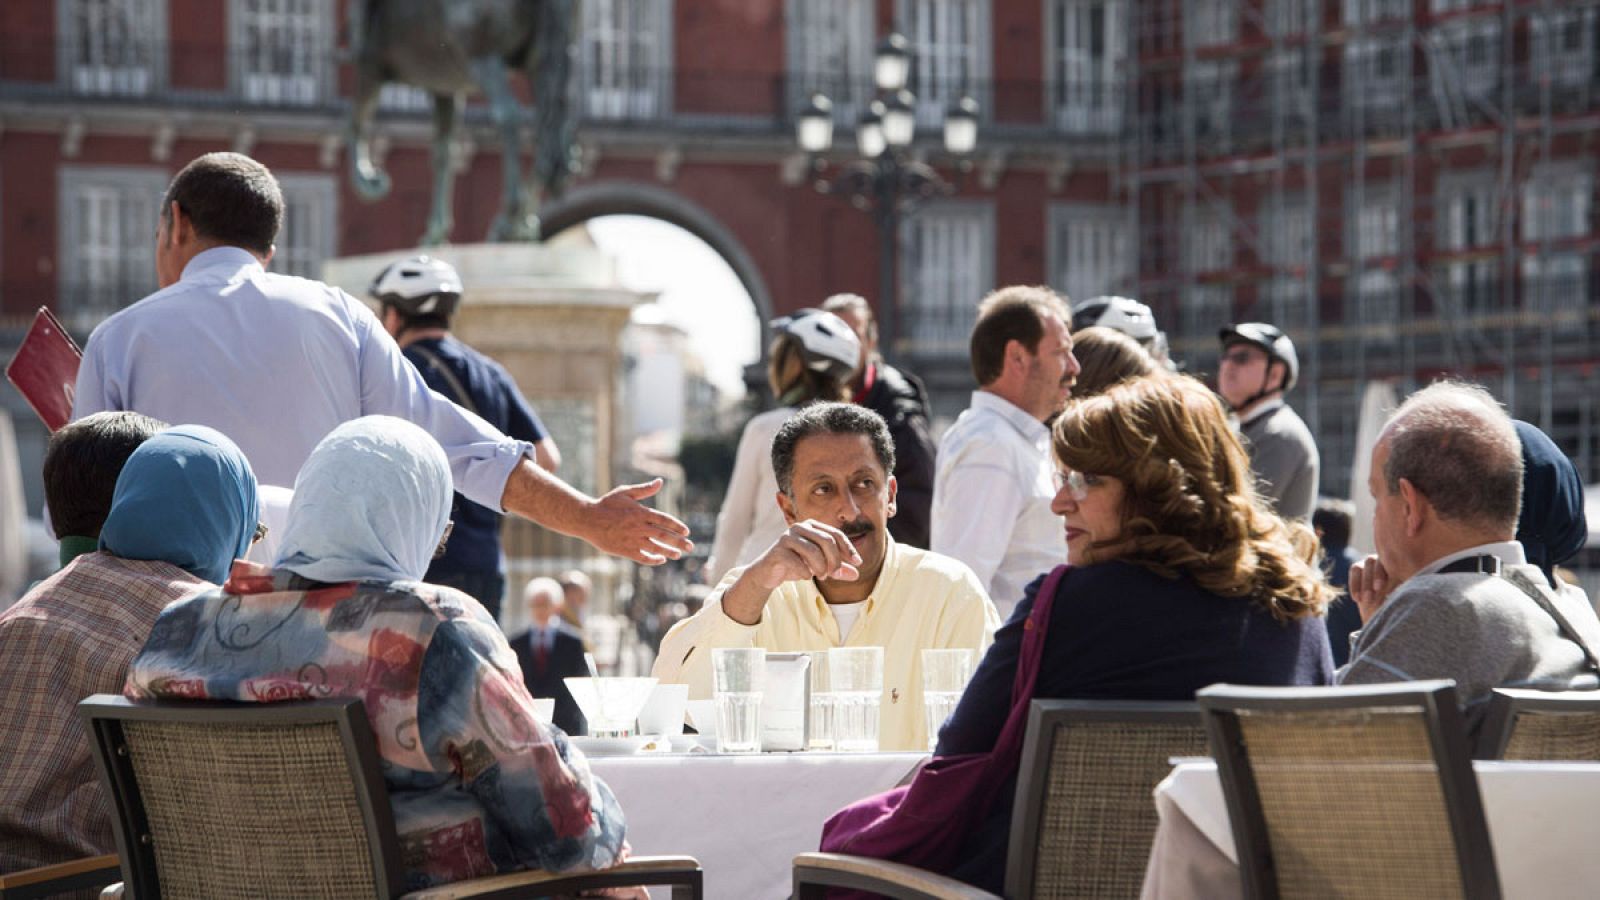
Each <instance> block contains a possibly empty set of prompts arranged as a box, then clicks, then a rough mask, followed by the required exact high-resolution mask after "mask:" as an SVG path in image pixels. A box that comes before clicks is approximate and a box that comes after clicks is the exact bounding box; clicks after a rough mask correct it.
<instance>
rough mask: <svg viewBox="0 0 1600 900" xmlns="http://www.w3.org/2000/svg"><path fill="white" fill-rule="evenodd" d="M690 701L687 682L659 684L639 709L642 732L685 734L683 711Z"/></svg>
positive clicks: (669, 734)
mask: <svg viewBox="0 0 1600 900" xmlns="http://www.w3.org/2000/svg"><path fill="white" fill-rule="evenodd" d="M688 703H689V686H688V685H687V684H658V685H656V686H655V690H652V691H651V692H650V697H649V698H648V699H646V700H645V701H644V709H641V710H639V733H640V734H664V735H667V736H669V737H671V736H673V735H679V734H683V713H684V709H685V708H686V707H687V705H688Z"/></svg>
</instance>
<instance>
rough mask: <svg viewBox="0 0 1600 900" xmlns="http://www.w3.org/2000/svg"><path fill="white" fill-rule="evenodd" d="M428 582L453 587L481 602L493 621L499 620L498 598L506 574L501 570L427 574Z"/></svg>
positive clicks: (504, 587)
mask: <svg viewBox="0 0 1600 900" xmlns="http://www.w3.org/2000/svg"><path fill="white" fill-rule="evenodd" d="M428 582H429V583H430V584H442V585H444V586H445V587H453V588H455V589H456V590H458V591H461V592H462V593H465V594H468V595H470V596H471V597H472V599H474V600H476V601H478V602H479V603H482V604H483V608H484V609H487V610H488V611H489V615H491V616H493V617H494V619H495V621H496V622H498V621H500V599H501V597H502V596H504V594H505V591H506V576H505V575H504V574H503V573H501V572H450V573H448V574H445V573H441V574H438V575H433V574H429V575H428Z"/></svg>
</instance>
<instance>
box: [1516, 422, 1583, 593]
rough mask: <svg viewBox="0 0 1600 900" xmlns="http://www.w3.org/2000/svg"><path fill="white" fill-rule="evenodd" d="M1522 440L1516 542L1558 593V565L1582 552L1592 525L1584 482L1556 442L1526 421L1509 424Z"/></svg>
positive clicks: (1560, 585) (1559, 583)
mask: <svg viewBox="0 0 1600 900" xmlns="http://www.w3.org/2000/svg"><path fill="white" fill-rule="evenodd" d="M1511 424H1512V425H1514V426H1515V427H1516V429H1517V438H1518V439H1519V440H1521V441H1522V513H1521V515H1519V516H1518V517H1517V541H1518V543H1520V544H1522V551H1523V553H1525V554H1527V557H1528V562H1530V563H1532V564H1533V565H1536V566H1538V567H1539V568H1540V569H1542V570H1544V577H1545V578H1547V579H1549V581H1550V586H1551V587H1552V588H1555V589H1556V590H1560V589H1561V588H1562V584H1561V582H1560V581H1559V580H1558V579H1557V578H1556V576H1555V567H1556V566H1559V565H1561V564H1562V563H1564V562H1566V561H1567V560H1569V559H1571V558H1572V557H1573V556H1575V555H1576V554H1577V552H1578V551H1579V550H1582V549H1583V544H1584V542H1585V541H1587V540H1588V539H1589V521H1588V519H1587V517H1586V516H1585V515H1584V511H1583V479H1582V478H1580V477H1578V467H1577V466H1575V465H1573V464H1572V460H1571V459H1569V458H1567V455H1566V454H1565V453H1562V452H1561V448H1560V447H1557V446H1556V442H1555V441H1552V440H1550V436H1549V435H1547V434H1545V433H1544V432H1543V431H1540V430H1539V429H1538V428H1537V427H1535V426H1533V425H1530V424H1529V423H1527V422H1523V421H1514V422H1512V423H1511Z"/></svg>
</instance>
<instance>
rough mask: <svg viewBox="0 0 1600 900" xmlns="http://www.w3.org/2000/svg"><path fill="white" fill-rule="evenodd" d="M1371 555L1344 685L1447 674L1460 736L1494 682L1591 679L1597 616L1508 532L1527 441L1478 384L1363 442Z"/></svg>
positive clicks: (1430, 394)
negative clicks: (1554, 585) (1459, 714)
mask: <svg viewBox="0 0 1600 900" xmlns="http://www.w3.org/2000/svg"><path fill="white" fill-rule="evenodd" d="M1368 488H1369V489H1370V490H1371V491H1372V496H1373V497H1374V498H1375V499H1376V501H1377V509H1376V512H1375V513H1374V515H1373V540H1374V543H1375V544H1376V545H1377V549H1378V553H1377V555H1376V556H1369V557H1367V559H1365V560H1363V561H1362V562H1360V563H1357V564H1356V565H1355V566H1353V567H1352V568H1351V570H1350V596H1351V597H1352V598H1353V599H1354V600H1355V602H1356V605H1357V607H1358V608H1359V609H1360V611H1361V621H1362V623H1363V626H1362V630H1360V631H1358V632H1356V633H1355V634H1354V635H1352V636H1351V653H1350V662H1349V664H1348V665H1346V666H1345V667H1344V668H1342V669H1340V670H1339V672H1338V675H1337V680H1338V683H1340V684H1371V683H1376V682H1390V681H1414V680H1419V679H1425V678H1453V679H1455V682H1456V690H1457V692H1458V694H1459V696H1460V699H1461V702H1462V704H1463V705H1464V707H1465V711H1466V716H1467V727H1468V730H1469V735H1470V736H1473V737H1475V736H1476V733H1477V730H1478V727H1479V726H1480V725H1481V724H1482V718H1483V716H1482V713H1483V703H1484V701H1486V700H1487V699H1488V697H1489V693H1490V691H1492V690H1493V689H1494V688H1496V687H1526V688H1537V689H1543V690H1571V689H1591V688H1595V687H1600V680H1597V678H1596V675H1597V671H1600V656H1597V654H1600V620H1597V619H1596V618H1595V614H1594V610H1593V608H1592V607H1590V606H1589V604H1588V603H1587V602H1583V601H1582V599H1581V598H1579V599H1578V600H1577V601H1574V599H1573V598H1572V597H1571V596H1570V595H1565V594H1557V593H1555V592H1554V591H1552V590H1550V588H1549V584H1548V582H1546V581H1545V578H1544V575H1543V574H1542V573H1541V572H1540V571H1539V569H1538V568H1537V567H1535V566H1531V565H1528V563H1527V561H1526V559H1525V558H1524V556H1523V552H1522V545H1520V544H1518V543H1517V542H1516V540H1515V538H1514V536H1515V534H1516V528H1517V513H1518V509H1519V506H1520V503H1521V495H1522V451H1521V443H1520V442H1519V441H1518V438H1517V433H1516V431H1515V430H1514V429H1513V427H1512V424H1511V419H1510V417H1509V416H1508V415H1506V412H1505V410H1504V409H1502V408H1501V407H1500V405H1499V404H1498V403H1497V402H1495V400H1494V398H1493V397H1491V396H1490V395H1489V394H1488V393H1487V392H1486V391H1484V390H1483V389H1482V388H1478V387H1476V386H1472V385H1465V384H1453V383H1448V382H1446V383H1440V384H1435V385H1433V386H1431V387H1428V388H1425V389H1423V390H1421V391H1418V392H1417V393H1415V394H1413V395H1411V397H1410V398H1408V399H1407V400H1406V402H1405V403H1404V404H1403V405H1402V406H1401V407H1400V409H1399V410H1398V411H1396V412H1395V414H1394V416H1393V417H1391V418H1390V420H1389V423H1388V424H1387V425H1386V426H1385V427H1384V430H1383V432H1382V434H1380V435H1379V437H1378V443H1377V446H1376V447H1374V448H1373V452H1372V474H1371V475H1370V477H1369V479H1368Z"/></svg>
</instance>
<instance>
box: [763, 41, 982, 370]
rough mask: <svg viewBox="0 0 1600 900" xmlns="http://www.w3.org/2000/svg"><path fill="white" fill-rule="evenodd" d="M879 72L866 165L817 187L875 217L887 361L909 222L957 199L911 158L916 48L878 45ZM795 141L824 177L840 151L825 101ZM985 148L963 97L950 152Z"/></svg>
mask: <svg viewBox="0 0 1600 900" xmlns="http://www.w3.org/2000/svg"><path fill="white" fill-rule="evenodd" d="M872 72H873V81H874V83H875V84H876V86H877V89H878V98H877V99H875V100H873V101H872V102H871V103H869V104H868V105H867V108H866V110H865V111H864V112H863V113H862V114H861V119H860V121H859V122H857V124H856V150H857V151H858V152H859V153H860V156H861V158H860V159H858V160H856V161H855V162H852V163H849V164H847V165H845V166H844V167H843V168H842V169H841V170H840V171H839V173H838V174H837V175H836V176H834V177H833V178H832V179H827V178H818V179H817V180H816V182H815V187H816V189H817V190H818V191H819V192H821V193H825V194H840V195H843V196H846V197H848V198H849V199H850V203H851V205H853V206H855V207H856V208H857V209H862V210H867V211H870V212H871V213H872V216H873V220H874V222H875V223H876V224H877V226H878V242H879V246H880V247H881V248H882V254H881V257H880V259H879V261H878V303H879V309H880V310H881V314H880V315H879V317H878V319H879V321H878V332H879V337H880V342H879V346H880V349H881V351H882V352H883V354H884V355H885V356H893V355H894V353H895V340H896V338H897V337H898V336H899V334H898V332H899V328H898V326H899V318H900V310H899V306H900V295H899V291H898V289H897V287H896V281H897V279H898V274H899V250H900V247H899V236H900V220H901V217H902V216H903V215H904V214H905V213H907V212H910V211H911V210H912V209H913V208H915V207H916V205H917V204H919V203H921V202H922V201H924V200H926V199H928V198H930V197H937V196H943V195H945V194H949V193H951V192H952V191H953V190H954V188H953V187H952V186H951V185H950V183H949V182H947V181H945V180H944V179H943V178H941V177H940V176H939V173H938V172H937V171H935V170H934V169H933V167H932V166H929V165H927V164H925V163H921V162H918V161H916V160H914V159H911V158H910V156H909V155H908V152H907V151H908V148H909V147H910V146H911V144H912V141H913V140H914V139H915V137H916V125H917V116H916V108H917V107H916V103H917V98H916V97H915V96H914V95H913V94H912V93H911V91H909V90H907V89H906V82H907V80H908V78H909V76H910V74H911V47H910V43H909V42H908V41H907V40H906V39H905V37H904V36H902V35H900V34H890V35H888V36H887V37H885V38H884V39H883V41H882V42H881V43H879V44H878V49H877V53H876V56H875V59H874V64H873V68H872ZM795 139H796V141H797V143H799V145H800V149H802V150H804V151H805V152H806V154H807V155H809V156H810V157H811V158H812V160H813V166H814V167H816V169H817V170H818V171H819V172H820V171H821V166H822V164H821V162H820V156H821V155H822V154H824V153H826V152H828V150H829V149H831V148H832V146H833V103H832V101H830V100H829V99H828V98H827V97H826V96H824V95H822V94H812V95H811V99H810V102H809V103H807V104H806V108H805V109H804V110H802V111H801V112H800V116H799V119H798V121H797V122H796V127H795ZM977 141H978V103H977V101H975V100H973V99H972V98H971V97H962V98H961V99H960V100H958V101H957V102H956V103H955V104H954V105H953V106H952V107H951V108H950V110H949V112H948V113H947V114H946V115H945V120H944V149H945V152H946V153H949V154H951V155H952V156H957V157H965V156H967V155H968V154H970V153H971V152H972V149H973V147H974V146H975V145H976V144H977Z"/></svg>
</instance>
